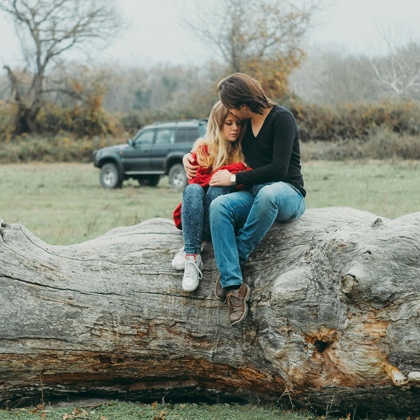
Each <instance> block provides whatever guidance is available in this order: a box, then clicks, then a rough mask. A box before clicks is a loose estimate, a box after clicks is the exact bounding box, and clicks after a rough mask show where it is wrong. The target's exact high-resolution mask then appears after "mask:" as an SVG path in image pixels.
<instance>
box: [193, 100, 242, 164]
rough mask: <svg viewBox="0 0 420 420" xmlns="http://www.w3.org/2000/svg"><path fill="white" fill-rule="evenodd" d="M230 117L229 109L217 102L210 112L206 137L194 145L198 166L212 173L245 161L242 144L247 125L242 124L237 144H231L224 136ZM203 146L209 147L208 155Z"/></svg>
mask: <svg viewBox="0 0 420 420" xmlns="http://www.w3.org/2000/svg"><path fill="white" fill-rule="evenodd" d="M228 115H229V111H228V109H227V108H226V107H225V106H224V105H223V104H222V102H221V101H217V102H216V103H215V104H214V105H213V108H212V110H211V112H210V116H209V121H208V124H207V131H206V135H205V136H204V138H202V139H201V138H200V139H198V140H197V141H196V142H195V143H194V147H193V152H194V153H195V154H196V156H197V162H198V164H199V165H200V166H202V167H203V168H211V170H212V171H215V170H217V169H219V168H221V167H222V166H225V165H230V164H232V163H238V162H243V161H244V155H243V154H242V149H241V143H242V139H243V137H244V134H245V128H246V123H245V122H242V123H241V126H240V131H239V136H238V139H237V140H236V141H235V142H230V141H229V140H228V139H227V138H225V136H224V135H223V124H224V123H225V121H226V119H227V117H228ZM231 115H233V114H231ZM235 118H236V117H235ZM202 145H206V146H207V148H208V154H207V153H205V152H204V153H203V148H202V147H200V146H202Z"/></svg>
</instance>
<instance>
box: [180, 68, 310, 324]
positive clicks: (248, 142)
mask: <svg viewBox="0 0 420 420" xmlns="http://www.w3.org/2000/svg"><path fill="white" fill-rule="evenodd" d="M218 91H219V95H220V101H218V102H217V103H216V104H215V105H214V106H213V109H212V110H211V113H210V116H209V122H208V126H207V132H206V135H205V137H204V138H203V139H198V140H197V141H196V143H195V144H194V146H193V150H192V151H191V153H189V154H187V155H186V156H185V157H184V167H185V170H186V173H187V176H188V179H189V185H188V186H187V187H186V188H185V190H184V193H183V198H182V203H181V204H180V205H179V206H178V207H177V208H176V209H175V211H174V221H175V224H176V226H177V227H178V228H180V229H182V231H183V236H184V246H183V247H182V248H181V250H180V251H179V253H178V254H177V255H176V256H175V258H174V259H173V261H172V266H173V268H175V269H177V270H185V271H184V277H183V280H182V288H183V289H184V290H185V291H187V292H192V291H194V290H195V289H196V288H197V287H198V284H199V281H200V279H201V278H202V271H201V270H202V268H203V262H202V259H201V256H200V253H201V252H202V249H203V243H204V242H205V241H210V240H211V242H212V244H213V249H214V254H215V258H216V263H217V267H218V269H219V271H220V276H219V277H218V279H217V281H216V285H215V294H216V297H217V298H219V299H221V300H226V301H227V304H228V312H229V321H230V323H231V325H235V324H237V323H239V322H241V321H242V320H243V319H244V318H245V316H246V314H247V311H248V301H249V298H250V293H251V291H250V287H249V286H248V285H247V284H246V283H245V282H244V279H243V276H242V271H241V265H242V264H243V263H245V262H246V261H247V259H248V257H249V255H250V254H251V252H252V251H253V250H254V249H255V248H256V247H257V246H258V244H259V243H260V242H261V241H262V239H263V238H264V236H265V234H266V233H267V232H268V230H269V229H270V228H271V226H272V225H273V223H274V222H275V221H276V220H277V221H280V222H289V221H291V220H294V219H297V218H298V217H300V216H301V215H302V214H303V213H304V211H305V195H306V192H305V189H304V183H303V177H302V174H301V166H300V148H299V136H298V129H297V125H296V121H295V118H294V117H293V115H292V113H291V112H290V111H289V110H288V109H286V108H284V107H282V106H279V105H276V104H275V103H274V102H272V101H271V100H270V99H269V98H267V96H266V95H265V93H264V90H263V89H262V87H261V86H260V84H259V83H258V81H256V80H255V79H253V78H251V77H249V76H247V75H245V74H242V73H234V74H232V75H230V76H228V77H227V78H225V79H223V80H222V81H221V82H220V83H219V84H218Z"/></svg>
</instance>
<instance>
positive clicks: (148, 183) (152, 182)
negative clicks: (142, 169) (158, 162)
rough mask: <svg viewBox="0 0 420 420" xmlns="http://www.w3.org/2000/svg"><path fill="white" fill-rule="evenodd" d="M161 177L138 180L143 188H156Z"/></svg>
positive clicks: (155, 176)
mask: <svg viewBox="0 0 420 420" xmlns="http://www.w3.org/2000/svg"><path fill="white" fill-rule="evenodd" d="M159 180H160V175H149V176H143V177H141V178H138V179H137V181H138V182H139V185H140V186H141V187H156V186H157V184H159Z"/></svg>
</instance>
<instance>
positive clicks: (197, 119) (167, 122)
mask: <svg viewBox="0 0 420 420" xmlns="http://www.w3.org/2000/svg"><path fill="white" fill-rule="evenodd" d="M207 120H208V118H188V119H185V120H173V121H172V120H166V121H165V120H163V121H155V122H153V123H152V124H150V125H159V124H176V125H178V124H183V123H186V122H198V123H199V124H205V123H206V122H207Z"/></svg>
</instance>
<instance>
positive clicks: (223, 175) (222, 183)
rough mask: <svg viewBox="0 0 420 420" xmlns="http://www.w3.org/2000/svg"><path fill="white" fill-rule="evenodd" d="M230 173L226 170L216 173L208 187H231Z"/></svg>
mask: <svg viewBox="0 0 420 420" xmlns="http://www.w3.org/2000/svg"><path fill="white" fill-rule="evenodd" d="M231 175H232V174H231V173H230V172H229V171H227V170H226V169H222V170H221V171H217V172H216V173H215V174H214V175H213V176H212V177H211V180H210V186H212V187H229V186H230V185H232V183H231V181H230V177H231Z"/></svg>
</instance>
